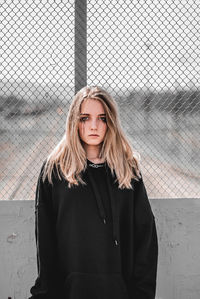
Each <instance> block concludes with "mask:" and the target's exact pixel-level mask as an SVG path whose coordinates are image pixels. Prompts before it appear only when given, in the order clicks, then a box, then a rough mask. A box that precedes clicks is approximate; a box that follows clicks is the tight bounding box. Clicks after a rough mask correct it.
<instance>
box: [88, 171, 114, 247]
mask: <svg viewBox="0 0 200 299" xmlns="http://www.w3.org/2000/svg"><path fill="white" fill-rule="evenodd" d="M88 176H89V179H90V181H91V184H92V187H93V190H94V194H95V198H96V201H97V206H98V210H99V214H100V217H101V219H102V221H103V223H104V224H106V213H105V209H104V206H103V202H102V199H101V196H100V194H99V192H98V190H97V186H96V184H97V183H96V182H95V179H94V178H93V176H92V173H91V172H90V171H89V170H88ZM106 182H107V185H108V191H109V196H110V200H111V209H112V222H113V240H114V244H115V245H116V246H118V245H119V238H118V225H119V216H118V209H117V205H116V204H117V202H116V200H115V198H114V196H113V191H112V188H111V182H110V179H109V172H108V169H107V168H106Z"/></svg>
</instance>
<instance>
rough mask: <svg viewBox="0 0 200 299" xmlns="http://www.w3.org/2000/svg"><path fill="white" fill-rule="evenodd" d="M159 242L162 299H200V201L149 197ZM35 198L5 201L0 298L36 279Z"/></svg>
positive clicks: (22, 298)
mask: <svg viewBox="0 0 200 299" xmlns="http://www.w3.org/2000/svg"><path fill="white" fill-rule="evenodd" d="M150 202H151V206H152V210H153V212H154V215H155V219H156V223H157V231H158V241H159V264H158V280H157V296H156V298H157V299H189V298H192V299H199V298H200V254H199V252H200V251H199V249H200V237H199V236H200V199H150ZM34 222H35V215H34V201H32V200H31V201H30V200H26V201H24V200H22V201H0V248H1V250H0V254H1V267H0V299H4V298H5V299H7V298H8V297H11V298H12V299H14V298H15V299H27V298H28V297H29V296H30V292H29V291H30V287H31V286H32V285H33V283H34V281H35V279H36V275H37V274H36V273H37V268H36V247H35V231H34Z"/></svg>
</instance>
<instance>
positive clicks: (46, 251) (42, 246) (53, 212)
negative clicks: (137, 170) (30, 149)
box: [29, 160, 158, 299]
mask: <svg viewBox="0 0 200 299" xmlns="http://www.w3.org/2000/svg"><path fill="white" fill-rule="evenodd" d="M43 167H44V163H43V166H42V168H41V171H40V175H39V178H38V182H37V189H36V200H35V237H36V248H37V268H38V276H37V279H36V281H35V284H34V286H32V287H31V290H30V292H31V294H32V296H31V297H30V298H31V299H39V298H48V299H50V298H52V299H58V298H59V299H112V298H114V299H153V298H155V290H156V274H157V257H158V244H157V233H156V226H155V219H154V215H153V213H152V210H151V206H150V203H149V200H148V197H147V193H146V189H145V186H144V183H143V179H142V178H141V179H140V180H139V181H136V180H135V179H132V181H131V185H132V186H133V190H131V189H118V183H117V182H115V179H116V174H115V173H114V175H112V173H111V170H110V168H109V167H108V165H107V163H106V162H105V163H98V164H94V163H92V162H91V161H89V160H87V168H86V170H85V171H83V172H82V179H83V180H84V181H85V182H86V183H87V185H84V186H83V185H81V184H79V185H78V186H77V185H76V186H73V187H72V188H68V186H67V182H66V181H65V180H64V178H62V180H59V179H58V176H57V174H56V171H55V169H54V172H53V185H51V184H50V183H49V182H48V180H47V178H46V179H45V182H44V183H43V182H42V172H43ZM30 298H29V299H30Z"/></svg>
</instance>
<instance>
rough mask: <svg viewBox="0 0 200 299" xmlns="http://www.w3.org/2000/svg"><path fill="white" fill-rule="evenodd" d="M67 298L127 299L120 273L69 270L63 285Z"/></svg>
mask: <svg viewBox="0 0 200 299" xmlns="http://www.w3.org/2000/svg"><path fill="white" fill-rule="evenodd" d="M64 290H65V296H66V298H69V299H111V298H115V299H128V298H129V296H128V292H127V288H126V285H125V282H124V280H123V278H122V275H121V274H120V273H83V272H71V273H70V274H69V275H68V276H67V278H66V280H65V285H64Z"/></svg>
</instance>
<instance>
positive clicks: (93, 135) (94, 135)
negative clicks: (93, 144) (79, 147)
mask: <svg viewBox="0 0 200 299" xmlns="http://www.w3.org/2000/svg"><path fill="white" fill-rule="evenodd" d="M89 136H91V137H99V135H96V134H92V135H89Z"/></svg>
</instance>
